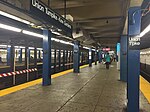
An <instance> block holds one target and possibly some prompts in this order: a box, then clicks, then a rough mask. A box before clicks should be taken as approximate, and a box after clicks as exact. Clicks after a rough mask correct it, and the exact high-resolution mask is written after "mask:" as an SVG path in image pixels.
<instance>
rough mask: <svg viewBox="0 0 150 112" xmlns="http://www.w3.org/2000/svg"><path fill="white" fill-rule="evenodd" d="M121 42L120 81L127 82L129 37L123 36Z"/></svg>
mask: <svg viewBox="0 0 150 112" xmlns="http://www.w3.org/2000/svg"><path fill="white" fill-rule="evenodd" d="M120 42H121V43H120V49H121V50H120V81H124V82H127V36H126V35H122V36H121V41H120Z"/></svg>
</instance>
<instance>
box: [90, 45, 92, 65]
mask: <svg viewBox="0 0 150 112" xmlns="http://www.w3.org/2000/svg"><path fill="white" fill-rule="evenodd" d="M89 67H92V49H91V48H90V49H89Z"/></svg>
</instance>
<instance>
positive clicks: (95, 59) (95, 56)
mask: <svg viewBox="0 0 150 112" xmlns="http://www.w3.org/2000/svg"><path fill="white" fill-rule="evenodd" d="M94 61H95V65H97V49H95V55H94Z"/></svg>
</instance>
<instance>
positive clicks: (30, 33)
mask: <svg viewBox="0 0 150 112" xmlns="http://www.w3.org/2000/svg"><path fill="white" fill-rule="evenodd" d="M22 33H24V34H27V35H31V36H35V37H39V38H43V37H44V36H43V35H41V34H38V33H34V32H31V31H27V30H23V31H22Z"/></svg>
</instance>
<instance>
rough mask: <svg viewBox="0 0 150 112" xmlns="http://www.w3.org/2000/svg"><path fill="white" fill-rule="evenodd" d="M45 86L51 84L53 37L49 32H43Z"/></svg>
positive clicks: (43, 76) (43, 75) (43, 77)
mask: <svg viewBox="0 0 150 112" xmlns="http://www.w3.org/2000/svg"><path fill="white" fill-rule="evenodd" d="M43 35H44V37H43V74H42V79H43V82H42V84H43V86H47V85H50V84H51V36H52V33H51V32H50V31H49V30H43Z"/></svg>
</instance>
